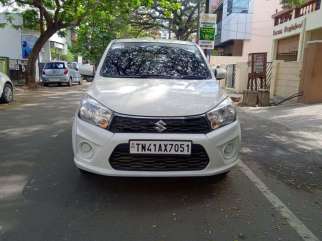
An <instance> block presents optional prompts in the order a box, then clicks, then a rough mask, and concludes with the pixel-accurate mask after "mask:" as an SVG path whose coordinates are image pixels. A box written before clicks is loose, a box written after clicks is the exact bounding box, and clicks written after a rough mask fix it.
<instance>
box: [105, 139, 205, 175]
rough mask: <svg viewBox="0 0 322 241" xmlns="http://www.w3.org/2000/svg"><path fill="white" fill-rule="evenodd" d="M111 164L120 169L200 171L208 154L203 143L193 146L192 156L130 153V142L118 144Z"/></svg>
mask: <svg viewBox="0 0 322 241" xmlns="http://www.w3.org/2000/svg"><path fill="white" fill-rule="evenodd" d="M109 161H110V164H111V166H112V167H113V168H114V169H115V170H120V171H198V170H202V169H204V168H206V166H207V165H208V163H209V158H208V155H207V153H206V151H205V149H204V148H203V147H202V146H201V145H197V144H193V145H192V146H191V155H190V156H183V155H182V156H181V155H176V156H175V155H152V154H141V155H135V154H130V153H129V144H120V145H118V146H117V147H116V148H115V149H114V151H113V153H112V155H111V156H110V159H109Z"/></svg>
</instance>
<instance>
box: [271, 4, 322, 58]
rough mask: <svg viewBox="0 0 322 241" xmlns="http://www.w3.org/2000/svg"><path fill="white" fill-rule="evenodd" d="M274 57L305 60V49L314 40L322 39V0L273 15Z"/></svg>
mask: <svg viewBox="0 0 322 241" xmlns="http://www.w3.org/2000/svg"><path fill="white" fill-rule="evenodd" d="M273 18H274V28H273V59H274V60H284V61H298V62H301V61H302V60H303V54H304V49H305V47H306V45H307V44H308V43H310V42H312V41H322V9H321V0H310V1H307V2H306V3H305V4H304V5H302V6H300V7H297V8H292V9H287V10H284V11H281V12H278V13H276V14H275V15H273Z"/></svg>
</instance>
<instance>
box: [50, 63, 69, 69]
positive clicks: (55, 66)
mask: <svg viewBox="0 0 322 241" xmlns="http://www.w3.org/2000/svg"><path fill="white" fill-rule="evenodd" d="M64 68H65V64H64V63H63V62H52V63H47V64H46V65H45V69H64Z"/></svg>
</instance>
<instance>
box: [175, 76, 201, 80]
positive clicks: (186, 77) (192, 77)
mask: <svg viewBox="0 0 322 241" xmlns="http://www.w3.org/2000/svg"><path fill="white" fill-rule="evenodd" d="M180 78H181V79H195V80H200V79H207V77H206V76H197V75H183V76H180Z"/></svg>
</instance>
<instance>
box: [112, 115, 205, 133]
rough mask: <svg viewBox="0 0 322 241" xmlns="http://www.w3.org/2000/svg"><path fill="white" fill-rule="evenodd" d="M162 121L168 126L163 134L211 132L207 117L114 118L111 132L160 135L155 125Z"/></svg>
mask: <svg viewBox="0 0 322 241" xmlns="http://www.w3.org/2000/svg"><path fill="white" fill-rule="evenodd" d="M160 120H162V122H164V123H165V124H166V125H165V127H166V129H164V130H163V131H162V133H177V134H180V133H187V134H205V133H208V132H210V131H211V128H210V125H209V122H208V120H207V119H206V117H205V116H197V117H188V118H176V119H175V118H174V119H162V118H160V119H159V118H137V117H124V116H114V117H113V120H112V123H111V126H110V131H111V132H114V133H159V131H157V129H156V125H155V124H156V123H157V122H158V121H160Z"/></svg>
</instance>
